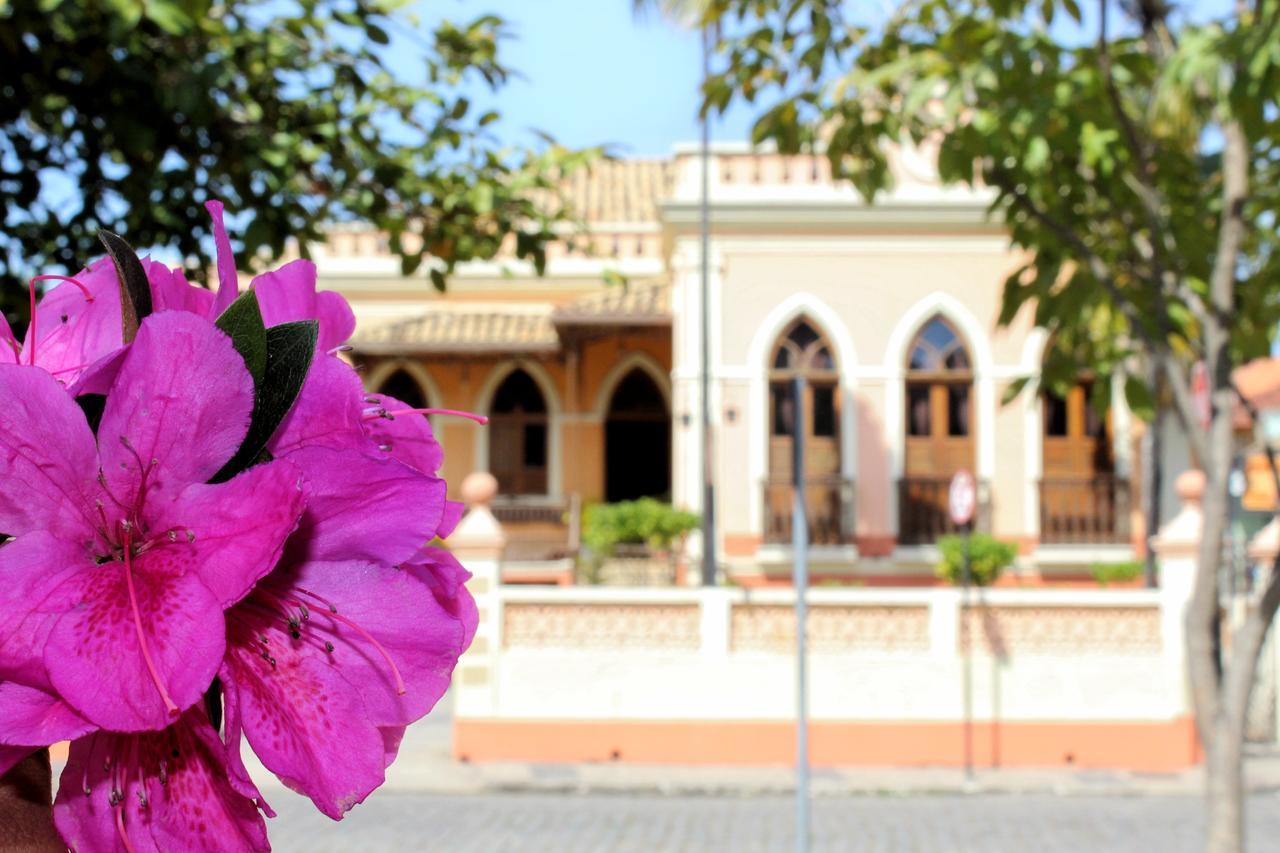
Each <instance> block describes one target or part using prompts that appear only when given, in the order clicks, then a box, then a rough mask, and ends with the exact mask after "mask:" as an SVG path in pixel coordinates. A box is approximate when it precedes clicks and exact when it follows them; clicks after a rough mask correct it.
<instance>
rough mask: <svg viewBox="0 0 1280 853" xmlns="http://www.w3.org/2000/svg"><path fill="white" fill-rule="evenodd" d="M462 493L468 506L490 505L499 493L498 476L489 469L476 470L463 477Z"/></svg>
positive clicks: (463, 499) (463, 500)
mask: <svg viewBox="0 0 1280 853" xmlns="http://www.w3.org/2000/svg"><path fill="white" fill-rule="evenodd" d="M461 493H462V502H463V503H465V504H466V505H467V506H488V505H489V504H490V503H491V502H492V501H493V498H494V496H495V495H497V494H498V478H497V477H495V476H493V475H492V474H490V473H489V472H487V471H475V472H473V473H471V474H468V475H467V476H466V478H465V479H463V481H462V489H461Z"/></svg>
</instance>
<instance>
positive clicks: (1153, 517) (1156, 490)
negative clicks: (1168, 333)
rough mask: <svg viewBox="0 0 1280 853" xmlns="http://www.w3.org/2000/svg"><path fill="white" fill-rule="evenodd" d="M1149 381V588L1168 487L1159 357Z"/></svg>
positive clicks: (1146, 467)
mask: <svg viewBox="0 0 1280 853" xmlns="http://www.w3.org/2000/svg"><path fill="white" fill-rule="evenodd" d="M1147 381H1148V382H1149V383H1150V386H1151V397H1152V400H1153V401H1154V404H1155V408H1154V410H1153V412H1152V415H1151V425H1150V428H1149V430H1148V432H1147V440H1146V441H1145V442H1143V445H1144V448H1145V450H1146V456H1147V458H1146V464H1145V465H1144V466H1143V468H1142V480H1143V483H1142V487H1143V489H1144V490H1145V491H1144V495H1145V496H1146V504H1147V507H1146V509H1147V525H1146V526H1147V561H1146V566H1145V571H1144V575H1145V579H1146V584H1147V587H1148V588H1149V589H1155V587H1156V585H1157V583H1158V580H1157V578H1156V552H1155V550H1153V549H1152V547H1151V537H1152V536H1155V535H1156V533H1158V532H1159V531H1160V498H1161V497H1162V495H1161V494H1160V493H1161V492H1162V491H1163V490H1164V428H1165V417H1164V416H1165V406H1164V399H1163V397H1164V395H1163V394H1162V393H1161V391H1160V389H1161V387H1162V385H1163V379H1162V374H1161V372H1160V366H1159V364H1157V363H1156V361H1155V359H1152V360H1151V370H1150V373H1149V374H1148V377H1147Z"/></svg>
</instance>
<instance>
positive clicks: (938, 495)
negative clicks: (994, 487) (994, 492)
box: [898, 477, 991, 545]
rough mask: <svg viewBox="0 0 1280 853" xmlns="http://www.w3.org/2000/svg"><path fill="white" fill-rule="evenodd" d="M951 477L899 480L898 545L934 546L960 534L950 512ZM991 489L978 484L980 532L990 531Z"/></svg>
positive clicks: (977, 521)
mask: <svg viewBox="0 0 1280 853" xmlns="http://www.w3.org/2000/svg"><path fill="white" fill-rule="evenodd" d="M950 488H951V478H950V477H903V478H902V479H901V480H899V481H898V542H899V543H901V544H903V545H932V544H933V543H934V542H937V541H938V538H939V537H940V536H947V535H949V534H952V533H957V532H959V528H957V527H956V526H955V524H953V523H952V522H951V514H950V512H948V509H947V498H948V491H949V490H950ZM990 510H991V500H990V488H989V484H988V483H987V481H986V480H979V481H978V510H977V514H976V516H975V518H974V526H975V528H976V529H977V530H981V531H987V530H990V528H991V512H990Z"/></svg>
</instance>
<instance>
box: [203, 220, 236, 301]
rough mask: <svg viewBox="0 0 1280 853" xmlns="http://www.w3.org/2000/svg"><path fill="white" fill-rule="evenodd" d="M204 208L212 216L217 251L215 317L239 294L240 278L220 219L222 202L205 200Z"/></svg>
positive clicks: (225, 230) (224, 226)
mask: <svg viewBox="0 0 1280 853" xmlns="http://www.w3.org/2000/svg"><path fill="white" fill-rule="evenodd" d="M204 209H205V210H207V211H209V216H210V217H212V218H213V243H214V247H215V248H216V249H217V252H218V295H217V297H215V298H214V300H213V317H214V318H215V319H216V318H217V317H218V316H220V315H221V314H222V312H223V311H225V310H227V306H228V305H230V304H231V303H232V302H235V301H236V297H237V296H238V295H240V278H239V276H237V275H236V256H235V253H234V252H232V251H231V240H230V239H229V238H228V237H227V226H226V225H225V224H224V223H223V221H222V211H223V207H222V202H220V201H206V202H205V203H204Z"/></svg>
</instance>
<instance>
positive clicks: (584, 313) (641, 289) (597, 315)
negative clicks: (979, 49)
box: [552, 282, 671, 326]
mask: <svg viewBox="0 0 1280 853" xmlns="http://www.w3.org/2000/svg"><path fill="white" fill-rule="evenodd" d="M552 317H553V319H554V320H555V323H556V325H557V326H561V325H574V324H587V325H611V324H615V323H620V324H628V325H667V324H669V323H670V322H671V287H670V286H669V285H668V284H667V283H666V282H652V283H647V284H634V283H632V284H627V285H615V286H613V287H610V288H609V289H608V290H604V291H602V292H600V293H593V294H591V295H590V296H584V297H583V298H581V299H578V300H575V301H573V302H570V303H569V304H567V305H562V306H560V307H559V308H557V309H556V310H555V313H554V314H553V315H552Z"/></svg>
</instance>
